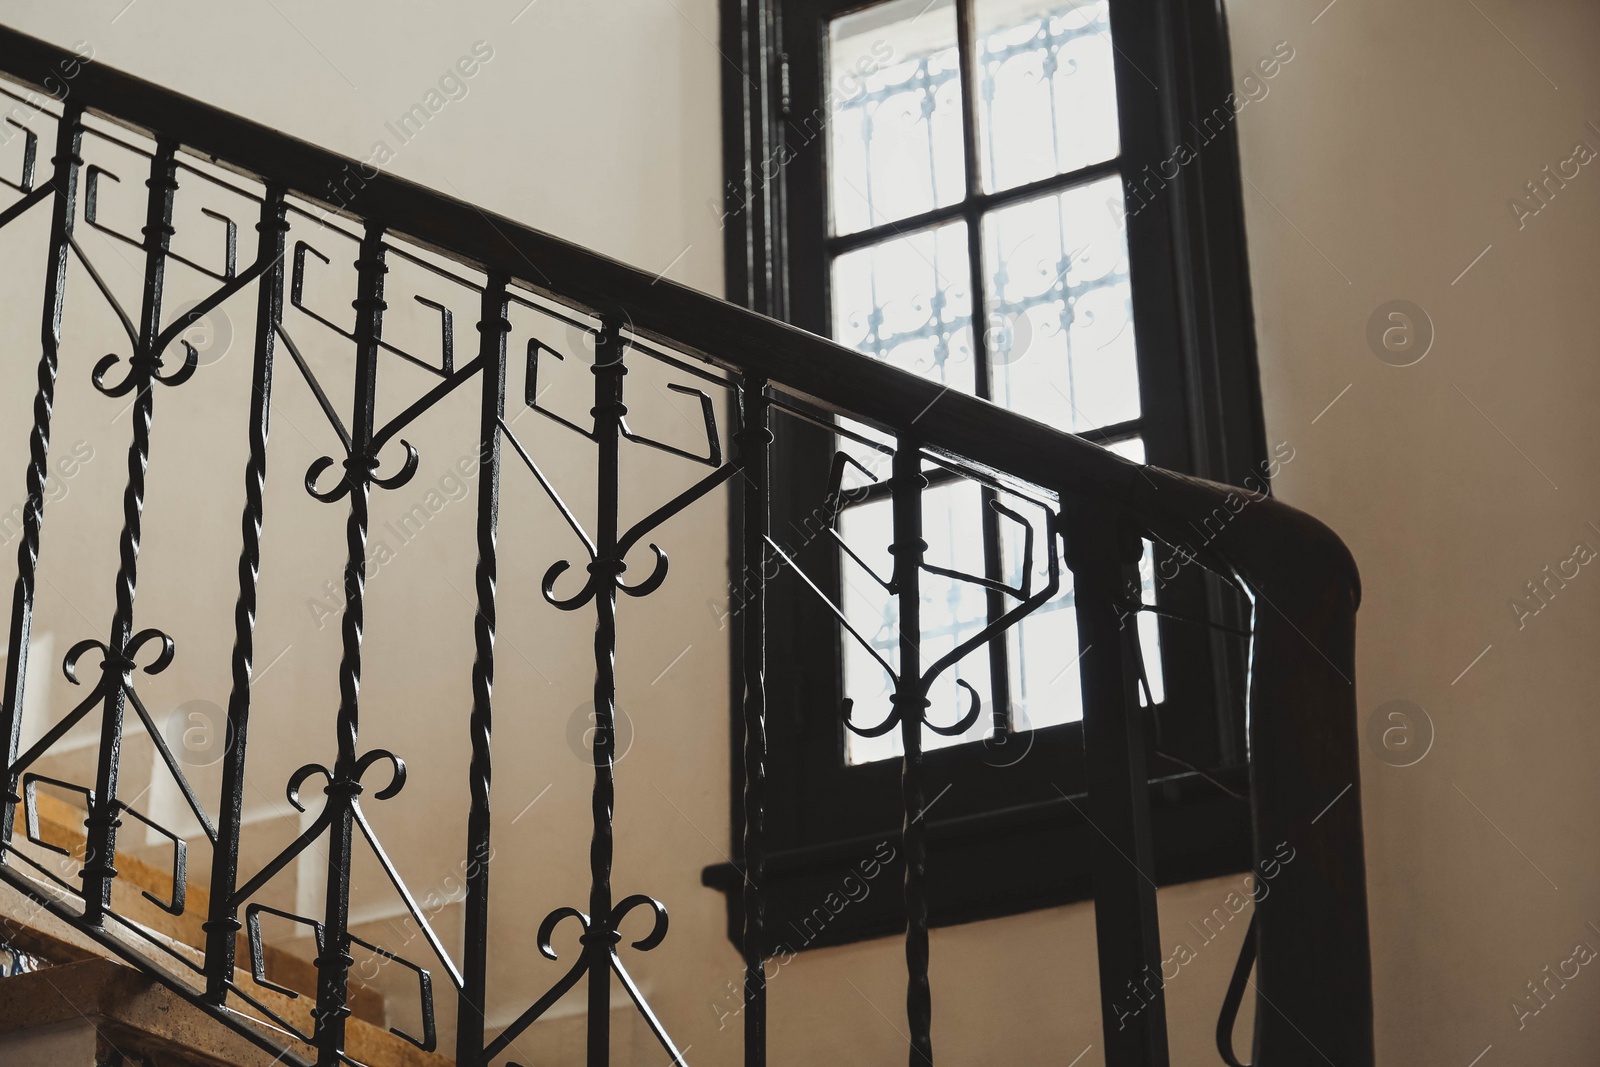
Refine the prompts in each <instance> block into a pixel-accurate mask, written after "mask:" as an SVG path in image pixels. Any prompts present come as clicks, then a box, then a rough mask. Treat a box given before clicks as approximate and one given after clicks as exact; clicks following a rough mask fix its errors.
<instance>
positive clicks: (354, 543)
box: [316, 223, 388, 1067]
mask: <svg viewBox="0 0 1600 1067" xmlns="http://www.w3.org/2000/svg"><path fill="white" fill-rule="evenodd" d="M355 267H356V272H357V278H358V282H357V286H358V290H357V296H356V299H355V300H354V301H353V302H352V303H351V306H352V307H354V308H355V311H356V329H355V338H356V380H355V401H354V406H353V410H352V412H351V427H350V440H351V445H350V455H349V457H348V458H347V459H346V460H345V479H346V482H347V484H348V486H349V491H350V517H349V518H348V520H346V523H345V551H346V561H345V589H344V593H345V609H344V620H343V651H342V655H341V658H340V663H339V716H338V722H337V725H336V726H335V733H336V735H337V739H338V754H337V757H336V759H335V762H334V765H333V775H332V777H331V779H330V780H329V782H328V787H327V793H328V806H329V808H330V809H331V810H332V819H331V822H330V826H329V833H328V898H327V909H326V913H325V919H324V926H325V932H324V935H323V937H324V943H323V946H322V952H321V954H320V955H319V957H318V959H317V1009H316V1023H317V1030H316V1039H317V1040H316V1044H317V1065H318V1067H338V1064H339V1059H340V1053H341V1052H342V1051H343V1050H344V1032H345V1019H346V1018H347V1017H348V1016H349V1015H350V1006H349V1003H348V1002H349V995H350V964H351V963H353V962H354V960H353V958H352V957H351V955H350V861H351V847H350V846H351V831H352V828H353V825H354V817H353V805H354V802H355V798H356V797H357V796H358V795H359V794H360V792H361V780H360V779H361V770H362V768H360V767H359V766H358V765H357V759H356V740H357V734H358V732H359V729H360V718H361V702H360V696H361V633H362V628H363V627H364V625H365V622H366V588H367V526H368V522H369V510H370V507H371V503H372V481H373V473H374V471H375V470H376V468H377V462H378V460H377V457H376V456H374V455H372V454H371V452H372V436H373V418H374V407H375V403H376V387H377V377H378V351H379V348H378V341H379V339H380V338H381V337H382V336H383V311H384V308H385V307H386V306H387V305H385V304H384V301H383V281H384V275H385V274H386V273H387V271H388V267H387V266H386V264H385V262H384V247H383V227H382V226H380V225H378V224H377V223H369V224H368V225H367V228H366V233H365V235H364V236H363V237H362V240H361V252H360V255H359V257H358V258H357V259H356V262H355Z"/></svg>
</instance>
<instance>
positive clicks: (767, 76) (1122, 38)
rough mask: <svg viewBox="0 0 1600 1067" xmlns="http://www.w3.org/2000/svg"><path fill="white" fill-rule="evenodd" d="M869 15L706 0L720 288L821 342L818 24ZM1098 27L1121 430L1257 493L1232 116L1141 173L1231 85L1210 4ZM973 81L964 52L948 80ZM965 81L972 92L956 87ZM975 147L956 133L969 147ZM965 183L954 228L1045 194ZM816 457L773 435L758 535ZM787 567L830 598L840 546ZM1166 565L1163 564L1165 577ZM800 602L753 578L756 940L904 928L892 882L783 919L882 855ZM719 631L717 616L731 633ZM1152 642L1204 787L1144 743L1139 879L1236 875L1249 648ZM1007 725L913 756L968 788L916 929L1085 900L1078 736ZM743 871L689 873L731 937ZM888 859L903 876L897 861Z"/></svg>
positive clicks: (1255, 408) (785, 506)
mask: <svg viewBox="0 0 1600 1067" xmlns="http://www.w3.org/2000/svg"><path fill="white" fill-rule="evenodd" d="M865 6H870V5H866V4H862V3H861V2H860V0H723V6H722V19H723V21H722V40H723V52H724V55H725V58H727V60H728V63H727V64H726V65H725V67H724V72H725V76H724V83H723V86H724V98H723V99H724V162H725V169H726V176H727V185H726V187H725V188H726V191H727V195H726V197H725V203H724V214H723V224H724V228H725V241H726V253H727V277H728V294H729V297H730V299H733V300H735V301H736V302H739V303H742V304H744V305H746V306H748V307H750V308H752V309H754V310H758V311H762V312H765V313H767V314H770V315H773V316H775V317H778V318H782V319H785V320H787V321H789V322H792V323H794V324H795V325H798V326H801V327H804V328H806V329H809V330H812V331H813V332H816V333H822V334H824V335H825V334H827V333H828V330H829V326H830V322H831V312H830V307H829V298H828V291H827V274H828V264H829V262H830V258H829V248H828V245H829V243H830V238H829V236H828V229H827V215H826V212H827V204H826V189H825V186H824V184H823V183H824V180H825V171H824V159H825V150H826V144H825V142H826V136H825V134H819V133H818V132H817V130H816V129H815V123H814V122H811V123H808V122H806V121H805V116H808V115H812V114H813V109H815V108H817V107H819V106H821V104H822V102H823V100H824V99H825V77H826V67H825V48H826V25H827V20H829V19H831V18H833V17H836V16H837V15H840V14H844V13H847V12H848V11H851V10H858V9H860V8H862V7H865ZM957 10H958V19H959V22H960V24H961V37H962V42H963V47H964V50H965V54H966V55H970V54H971V53H970V49H971V43H972V40H973V34H972V32H971V30H970V29H969V27H970V26H971V20H972V10H973V3H972V0H958V3H957ZM1111 19H1112V32H1113V35H1114V37H1115V40H1116V44H1117V52H1116V57H1117V58H1116V61H1115V62H1116V78H1117V94H1118V107H1119V112H1120V125H1121V134H1122V152H1121V157H1120V158H1121V160H1122V165H1121V166H1120V168H1116V169H1113V170H1112V172H1113V173H1116V172H1117V171H1118V170H1120V173H1121V174H1122V176H1123V184H1124V189H1125V191H1126V192H1127V195H1128V196H1129V197H1130V202H1131V200H1132V197H1133V195H1134V191H1133V186H1134V182H1135V180H1137V181H1140V182H1142V184H1143V190H1144V192H1143V196H1144V197H1145V199H1146V200H1147V202H1146V203H1145V205H1144V206H1143V207H1142V209H1141V210H1139V211H1137V212H1130V214H1129V216H1128V241H1129V255H1130V263H1131V272H1132V276H1133V294H1134V296H1133V300H1134V324H1135V330H1136V331H1137V333H1138V336H1139V370H1140V381H1141V386H1140V388H1141V407H1142V414H1141V418H1140V420H1139V425H1138V435H1139V436H1140V437H1142V438H1143V440H1144V445H1145V450H1146V456H1147V459H1148V461H1149V462H1151V463H1153V464H1155V465H1158V466H1162V467H1167V468H1171V469H1176V470H1182V471H1186V472H1189V473H1193V474H1197V475H1200V476H1202V477H1207V478H1211V479H1213V480H1217V481H1223V482H1230V483H1233V484H1246V481H1247V479H1249V478H1251V477H1252V476H1254V478H1256V479H1258V480H1264V472H1265V471H1266V470H1267V462H1268V461H1267V448H1266V443H1265V432H1264V428H1263V425H1262V417H1261V403H1260V396H1259V385H1258V379H1257V374H1256V366H1255V345H1254V333H1253V322H1252V310H1251V305H1250V294H1249V286H1248V275H1247V273H1246V262H1245V246H1244V233H1243V208H1242V196H1241V192H1240V189H1241V180H1240V173H1239V163H1238V149H1237V143H1236V136H1235V124H1234V123H1232V122H1229V123H1227V125H1226V127H1225V128H1224V129H1223V130H1222V131H1221V133H1220V134H1219V135H1217V136H1215V137H1212V138H1211V139H1210V140H1209V141H1208V143H1206V144H1205V145H1204V147H1203V149H1202V150H1201V152H1200V153H1199V155H1198V157H1197V158H1196V159H1194V160H1193V161H1192V162H1190V163H1189V164H1188V165H1186V166H1183V167H1180V168H1179V169H1178V173H1177V175H1176V176H1175V177H1172V178H1167V177H1165V175H1164V173H1163V172H1161V171H1160V170H1159V169H1158V168H1159V166H1160V163H1161V161H1163V160H1166V159H1168V158H1170V156H1171V155H1172V152H1173V150H1174V149H1175V148H1176V146H1177V145H1178V144H1179V143H1182V142H1184V141H1187V140H1190V139H1191V138H1189V137H1186V136H1184V135H1183V134H1182V133H1180V131H1184V130H1187V129H1188V128H1189V127H1190V125H1195V128H1198V122H1199V121H1200V120H1201V119H1202V117H1203V116H1205V115H1207V114H1210V112H1211V111H1212V109H1213V108H1214V107H1216V106H1219V105H1222V104H1223V102H1224V101H1225V99H1226V98H1227V97H1228V94H1229V93H1230V92H1231V91H1232V78H1233V75H1232V70H1231V62H1230V57H1229V52H1228V41H1227V29H1226V23H1225V18H1224V15H1223V13H1222V10H1221V8H1220V6H1213V5H1210V4H1206V3H1195V2H1190V0H1112V2H1111ZM969 77H970V70H968V69H967V66H966V64H965V63H964V65H963V78H964V79H966V78H969ZM1157 86H1160V88H1158V87H1157ZM964 92H966V93H967V94H968V95H969V97H970V89H969V88H965V87H964ZM968 114H969V116H970V114H971V111H970V108H969V109H968ZM971 139H972V132H971V130H970V129H969V130H968V140H969V144H970V142H971ZM970 159H971V153H970V150H969V163H970ZM1106 169H1107V168H1105V167H1093V168H1089V170H1090V171H1093V172H1097V173H1104V172H1105V171H1106ZM1079 180H1085V179H1083V178H1080V179H1079ZM975 181H976V174H975V173H974V172H973V171H972V169H971V167H970V166H969V189H968V195H967V200H966V201H965V202H964V203H965V206H963V207H962V208H958V209H956V210H955V211H954V214H955V217H957V218H961V217H965V218H966V219H967V222H968V225H969V227H977V226H978V224H979V219H980V217H981V215H982V212H983V211H984V210H985V209H986V208H989V207H992V206H993V205H994V204H995V202H996V201H998V200H1005V201H1008V202H1020V201H1021V200H1024V199H1027V198H1028V196H1031V195H1040V190H1041V189H1043V188H1045V187H1051V188H1054V187H1056V186H1059V185H1060V184H1061V182H1060V181H1059V180H1052V181H1047V182H1043V183H1033V184H1031V185H1029V186H1027V187H1025V190H1026V194H1023V193H1017V192H1015V191H1008V192H1005V193H1002V194H977V195H976V196H975V190H976V186H975V185H973V184H972V183H974V182H975ZM1152 190H1153V191H1154V194H1155V195H1153V196H1150V195H1149V193H1150V192H1151V191H1152ZM974 232H975V231H974ZM980 239H981V238H980ZM975 314H976V315H977V316H981V315H982V310H981V307H979V306H975ZM975 332H981V331H975ZM979 343H980V344H981V341H980V342H979ZM981 377H982V375H980V379H981ZM1090 439H1096V438H1094V437H1092V436H1091V438H1090ZM831 451H832V444H831V441H830V438H829V435H827V434H824V433H820V432H816V431H811V432H807V431H805V430H802V429H799V428H797V427H791V426H784V427H782V428H781V429H780V433H779V438H778V441H777V442H776V445H775V453H774V464H773V494H772V496H773V501H774V516H773V525H774V529H775V530H780V531H781V530H782V529H783V528H784V527H785V525H786V523H789V522H792V521H798V520H800V519H801V517H802V516H804V515H805V514H806V513H808V512H810V511H811V509H812V508H814V507H815V506H816V505H817V504H818V503H820V502H821V500H822V496H823V490H824V485H825V473H824V472H825V471H826V469H827V458H828V456H829V455H830V454H831ZM1250 484H1258V482H1252V483H1250ZM737 514H738V509H737V508H735V509H734V515H735V516H736V515H737ZM1200 537H1203V535H1201V534H1197V538H1200ZM733 543H734V544H735V545H737V544H738V539H737V538H734V540H733ZM734 562H735V567H736V568H738V567H740V566H742V561H739V560H735V561H734ZM804 562H806V563H807V565H808V568H809V569H811V570H812V572H813V573H815V574H816V575H817V576H818V579H819V581H820V582H821V583H822V584H823V586H824V588H835V587H836V586H837V582H838V575H837V554H836V553H834V552H831V551H828V550H826V549H825V546H824V545H819V546H817V551H814V552H813V553H811V555H810V557H809V559H808V560H806V561H804ZM1164 562H1165V561H1164V560H1163V558H1162V557H1160V556H1158V559H1157V564H1158V568H1159V567H1161V566H1162V565H1163V563H1164ZM1168 565H1169V566H1170V563H1169V564H1168ZM1178 573H1179V577H1178V578H1177V579H1176V580H1174V581H1172V582H1170V583H1168V584H1166V585H1165V586H1164V587H1163V588H1162V589H1161V590H1160V591H1159V592H1158V603H1159V604H1160V605H1161V606H1162V608H1163V609H1164V610H1167V611H1171V612H1173V613H1175V614H1178V615H1186V616H1189V617H1202V618H1210V619H1213V620H1216V621H1218V622H1220V623H1222V624H1223V625H1227V626H1233V627H1235V628H1238V627H1242V626H1244V625H1246V624H1247V621H1248V616H1247V614H1246V609H1245V608H1244V606H1243V605H1242V604H1241V603H1240V602H1239V601H1238V599H1237V598H1235V597H1234V596H1232V595H1231V593H1229V592H1226V591H1224V589H1223V588H1222V586H1221V585H1220V583H1218V582H1217V581H1215V580H1214V579H1213V578H1211V577H1210V576H1203V575H1202V574H1201V573H1200V568H1198V567H1184V568H1178ZM796 594H797V590H796V588H795V584H794V583H793V582H787V583H786V582H785V581H783V580H782V579H780V580H778V581H775V582H773V583H772V584H771V585H770V586H769V627H768V628H769V661H770V667H769V676H768V690H769V717H770V727H769V731H770V759H769V790H768V793H769V797H770V805H769V808H768V812H767V819H766V825H767V833H768V848H769V852H770V859H769V867H768V870H769V885H768V914H769V921H768V926H769V928H771V929H774V930H776V931H778V932H777V933H775V934H774V935H773V947H774V949H775V950H776V949H777V948H779V947H781V946H784V945H787V946H788V947H790V948H795V949H798V948H801V947H812V946H815V945H821V944H833V943H841V942H846V941H851V940H857V939H859V938H862V937H869V936H876V935H880V934H887V933H892V932H893V931H894V930H895V929H896V928H897V927H898V926H900V925H902V924H903V918H902V917H901V916H900V914H899V900H898V894H896V893H877V894H873V895H872V897H871V902H870V904H863V905H861V906H852V907H850V908H846V909H844V910H843V911H842V912H840V913H839V915H838V917H837V918H836V919H834V920H833V921H832V922H831V923H829V924H828V927H827V929H826V930H820V929H819V930H813V929H812V925H814V924H802V925H792V924H796V923H798V922H799V921H800V920H803V919H804V918H805V917H806V916H808V915H811V914H812V913H813V912H814V910H815V907H816V906H817V905H818V904H819V903H820V902H821V901H822V898H823V896H825V895H826V893H827V892H828V890H829V888H830V887H831V882H834V881H837V880H838V879H839V878H840V877H842V876H843V875H844V874H845V873H848V869H849V868H850V867H852V866H853V865H855V864H857V863H858V862H859V861H861V860H863V859H866V858H868V857H871V856H873V855H874V853H875V850H876V849H877V847H878V846H879V845H880V844H881V843H882V842H885V841H887V842H889V843H890V844H891V845H892V844H893V843H894V840H895V834H896V832H897V829H898V825H899V820H900V809H899V799H898V762H897V761H888V762H884V763H878V764H867V765H861V766H855V767H845V766H843V764H842V760H841V759H840V756H839V754H840V752H841V751H842V737H843V726H842V723H841V722H840V721H839V717H838V698H839V675H840V673H841V672H840V665H839V654H838V645H837V641H836V640H835V639H834V634H835V632H836V631H835V629H834V627H833V625H832V623H831V620H830V619H829V618H828V616H826V614H825V613H824V611H823V609H822V608H821V607H820V605H818V604H816V603H815V602H814V601H812V600H811V599H809V598H808V597H806V596H803V595H796ZM738 629H739V628H738V627H737V626H730V631H731V633H732V634H733V640H734V641H735V642H737V634H738ZM1160 632H1161V638H1162V643H1163V657H1162V658H1163V667H1164V669H1165V670H1166V672H1167V690H1168V695H1169V698H1168V700H1167V701H1164V702H1163V704H1162V705H1161V709H1160V716H1161V720H1162V723H1163V725H1164V726H1165V727H1166V735H1167V741H1166V743H1165V748H1166V749H1167V750H1168V751H1170V752H1175V753H1177V754H1179V755H1180V756H1182V757H1185V758H1186V761H1187V762H1190V763H1193V764H1195V765H1197V766H1200V767H1204V768H1206V769H1207V770H1208V771H1209V773H1207V774H1200V773H1195V772H1193V771H1183V772H1182V773H1175V772H1179V771H1180V770H1181V768H1180V767H1179V766H1178V765H1176V764H1175V763H1174V762H1172V761H1170V760H1165V759H1162V758H1157V757H1156V756H1155V754H1154V753H1151V754H1150V755H1151V757H1152V758H1151V761H1150V764H1149V765H1150V766H1151V767H1152V769H1153V771H1154V772H1155V773H1158V774H1161V775H1162V780H1161V781H1160V782H1159V783H1158V784H1155V785H1153V794H1152V809H1153V817H1154V832H1155V843H1156V868H1157V878H1158V881H1160V882H1161V883H1162V884H1169V883H1176V882H1182V881H1188V880H1192V879H1195V878H1202V877H1209V876H1213V875H1220V874H1226V873H1232V872H1236V871H1242V870H1245V869H1247V868H1248V866H1249V863H1250V858H1249V857H1250V851H1249V829H1248V826H1249V818H1248V816H1249V810H1248V805H1247V804H1246V803H1243V802H1241V800H1240V799H1238V795H1243V794H1245V793H1247V791H1248V773H1247V768H1246V767H1245V766H1244V761H1243V715H1242V713H1241V712H1242V705H1243V698H1242V694H1243V691H1244V662H1243V650H1242V642H1240V641H1238V640H1237V639H1236V638H1231V637H1228V636H1227V635H1225V634H1223V633H1221V632H1219V631H1216V630H1206V629H1200V628H1197V627H1194V626H1193V625H1189V624H1184V623H1177V622H1174V621H1172V620H1171V619H1168V618H1162V619H1161V620H1160ZM822 634H827V635H828V637H827V639H826V640H825V641H819V636H820V635H822ZM824 645H825V646H826V647H823V646H824ZM735 651H736V653H737V648H736V649H735ZM735 662H736V663H737V662H738V657H737V655H736V656H735ZM734 691H735V692H737V691H738V688H737V685H736V687H735V690H734ZM735 703H737V702H735ZM1146 714H1149V712H1146ZM733 721H734V730H733V744H734V756H735V758H734V759H733V760H732V766H733V777H734V782H733V786H734V788H733V793H732V797H733V808H732V814H733V817H734V824H733V825H734V826H735V827H737V826H739V825H741V821H740V820H741V818H742V813H741V812H740V809H739V803H740V797H741V796H742V781H741V776H742V766H743V764H742V757H741V756H740V755H739V754H740V752H741V750H742V737H741V730H742V725H741V722H740V719H739V716H738V714H737V709H736V714H735V715H734V720H733ZM1146 732H1147V733H1151V734H1153V733H1154V731H1146ZM1175 734H1176V735H1177V736H1174V735H1175ZM1011 737H1012V738H1013V739H1021V738H1026V743H1027V746H1028V753H1027V757H1026V759H1024V760H1023V761H1021V762H1018V763H1016V764H1015V765H1012V764H1011V760H1013V759H1014V758H1015V751H1014V750H1013V751H1012V752H1010V753H1006V752H1003V751H1000V750H997V749H995V747H994V746H985V745H979V744H967V745H961V746H958V747H955V748H950V749H942V750H937V751H934V752H932V753H929V755H928V757H927V765H928V773H929V781H930V783H931V788H930V789H929V795H930V796H936V797H937V796H941V795H942V794H941V792H940V791H941V790H943V789H944V788H945V786H946V785H947V784H952V783H959V784H960V786H961V788H960V789H959V790H956V789H952V790H951V793H950V796H949V797H948V799H945V800H941V801H938V804H939V808H938V809H932V810H930V812H929V815H928V819H929V823H930V827H929V832H930V875H931V876H932V878H931V884H932V887H933V899H932V902H931V910H932V915H931V918H932V921H933V923H934V924H935V925H940V924H943V923H949V922H961V921H970V920H974V919H982V918H987V917H993V916H998V915H1004V914H1012V913H1015V912H1019V911H1025V910H1031V909H1033V908H1038V907H1046V906H1051V905H1055V904H1063V903H1068V902H1071V901H1075V900H1082V899H1086V898H1088V897H1089V896H1090V894H1091V887H1090V882H1089V871H1088V868H1087V856H1088V854H1089V851H1090V849H1089V848H1088V845H1089V843H1090V841H1091V840H1092V839H1091V838H1089V837H1087V836H1086V835H1088V834H1091V833H1092V828H1090V827H1088V826H1086V825H1085V824H1084V821H1083V817H1082V815H1081V811H1080V809H1081V803H1078V802H1077V797H1078V796H1079V795H1080V794H1081V793H1082V791H1083V766H1082V730H1081V726H1080V725H1079V724H1077V723H1068V724H1065V725H1062V726H1055V727H1049V728H1046V729H1041V730H1036V731H1033V732H1032V734H1031V735H1011ZM1219 785H1220V786H1225V787H1226V788H1225V789H1224V788H1219ZM735 836H736V837H737V833H736V835H735ZM737 861H738V857H735V864H729V865H721V866H719V867H714V868H710V869H708V870H707V872H706V882H707V884H710V885H716V886H718V887H721V888H725V889H727V890H728V891H729V895H730V911H729V930H730V934H731V935H736V934H737V923H738V908H737V896H738V893H737V887H738V885H739V882H740V876H739V874H738V870H737V866H736V864H737ZM885 869H888V870H891V871H894V870H897V867H896V862H895V861H894V860H891V861H890V862H889V863H888V864H887V865H886V868H885ZM892 877H895V878H897V877H898V875H897V874H895V875H892ZM786 928H787V930H788V932H787V933H785V932H784V931H785V929H786ZM802 928H803V930H804V932H802Z"/></svg>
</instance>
